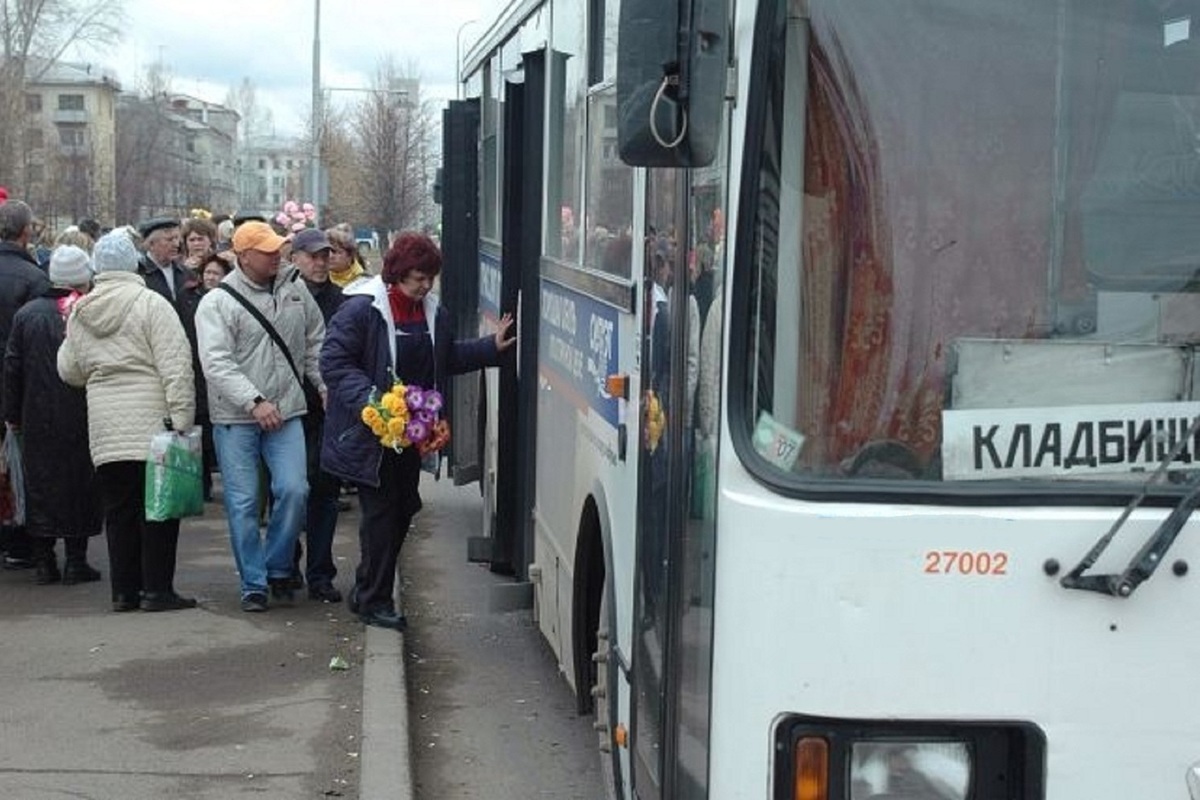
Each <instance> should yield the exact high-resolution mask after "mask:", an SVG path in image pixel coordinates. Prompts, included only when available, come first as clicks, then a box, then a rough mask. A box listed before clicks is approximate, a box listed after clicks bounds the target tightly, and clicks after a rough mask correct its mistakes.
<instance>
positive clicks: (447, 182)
mask: <svg viewBox="0 0 1200 800" xmlns="http://www.w3.org/2000/svg"><path fill="white" fill-rule="evenodd" d="M478 139H479V101H478V100H475V99H472V100H452V101H451V102H450V104H449V107H448V108H447V109H446V110H445V111H444V112H442V153H443V156H442V157H443V160H444V168H443V185H442V237H441V238H442V260H443V267H442V276H441V293H442V298H443V300H444V302H445V305H446V307H447V308H448V309H449V310H450V313H451V314H452V315H453V320H454V336H455V338H469V337H473V336H477V335H478V330H479V318H478V314H479V222H478V202H479V149H478ZM480 386H481V383H480V376H479V375H478V374H468V375H458V376H455V377H453V378H451V379H450V381H449V383H448V388H449V392H448V395H449V396H448V398H447V401H448V402H447V405H448V407H449V409H450V412H449V413H450V427H451V430H452V431H454V435H453V436H452V437H451V439H450V448H449V453H448V456H449V469H450V475H451V477H452V478H453V479H454V485H455V486H462V485H465V484H468V483H472V482H474V481H477V480H479V478H480V476H481V474H482V465H483V456H482V448H483V434H482V428H481V425H482V422H483V419H484V415H483V414H482V413H481V410H482V406H481V403H482V396H481V393H480Z"/></svg>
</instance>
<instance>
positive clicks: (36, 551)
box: [33, 536, 88, 566]
mask: <svg viewBox="0 0 1200 800" xmlns="http://www.w3.org/2000/svg"><path fill="white" fill-rule="evenodd" d="M56 541H58V540H57V539H55V538H54V537H51V536H35V537H33V560H34V561H42V562H47V563H51V564H54V563H57V562H56V561H55V559H56V556H55V555H54V543H55V542H56ZM62 541H63V550H64V551H65V552H64V555H65V556H66V563H67V566H80V565H82V564H86V563H87V549H88V537H86V536H63V537H62Z"/></svg>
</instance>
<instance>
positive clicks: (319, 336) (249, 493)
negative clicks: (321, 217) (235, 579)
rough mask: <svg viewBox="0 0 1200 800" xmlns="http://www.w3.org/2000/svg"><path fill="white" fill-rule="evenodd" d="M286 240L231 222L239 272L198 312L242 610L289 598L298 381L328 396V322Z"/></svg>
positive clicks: (297, 515) (301, 464)
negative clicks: (284, 252)
mask: <svg viewBox="0 0 1200 800" xmlns="http://www.w3.org/2000/svg"><path fill="white" fill-rule="evenodd" d="M285 243H286V240H285V239H284V238H283V237H282V236H280V235H278V234H277V233H275V231H274V230H272V229H271V227H270V226H269V225H267V224H266V223H264V222H258V221H251V222H246V223H244V224H242V225H240V226H238V228H237V230H236V231H234V234H233V251H234V253H236V254H237V259H238V268H237V269H235V270H233V271H232V272H230V273H229V274H228V275H226V276H225V279H224V280H223V281H222V282H221V284H220V286H219V287H218V288H217V289H214V290H212V291H210V292H208V293H207V294H205V295H204V298H203V299H202V300H201V301H200V306H199V307H198V308H197V309H196V335H197V338H198V341H199V345H200V364H201V366H202V367H203V369H204V377H205V379H206V380H207V382H208V411H209V418H210V419H211V420H212V425H213V443H214V444H215V445H216V449H217V463H218V464H219V466H220V468H221V481H222V486H223V488H224V501H225V514H226V516H227V517H228V520H229V536H230V542H231V545H232V548H233V556H234V560H235V561H236V562H237V567H238V573H239V574H240V575H241V583H242V587H241V593H242V610H243V611H266V610H267V606H268V602H269V600H268V594H270V596H271V597H272V598H274V599H276V600H288V601H290V600H292V599H293V588H292V585H291V574H292V554H293V551H294V550H295V546H296V535H297V533H298V532H299V530H300V529H301V528H302V527H303V525H304V517H305V504H306V501H307V498H308V478H307V475H306V469H305V465H306V461H305V448H304V430H303V427H302V424H301V418H302V417H303V416H304V414H305V412H306V410H307V404H306V402H305V394H304V388H303V386H302V383H303V380H304V378H305V377H307V378H308V380H309V381H310V382H311V383H312V385H313V386H315V387H316V388H317V391H318V393H319V394H320V396H321V398H322V401H324V396H325V382H324V381H323V380H322V379H321V373H320V371H319V370H318V368H317V358H318V355H319V352H320V349H321V342H322V340H323V339H324V337H325V323H324V321H323V319H322V316H321V310H320V308H318V306H317V303H316V301H315V300H314V299H313V297H312V295H311V294H310V293H309V291H308V289H307V288H306V287H305V285H304V281H302V280H298V278H299V272H298V271H297V270H296V268H295V267H294V266H291V265H287V266H285V267H283V268H281V267H280V262H281V253H280V251H281V249H282V248H283V247H284V244H285ZM260 459H261V460H262V461H263V462H264V463H265V464H266V467H267V471H268V472H269V473H270V476H271V487H270V490H271V499H272V505H271V515H270V519H269V521H268V523H267V529H266V536H265V538H264V537H263V536H261V535H260V533H259V526H258V482H259V461H260Z"/></svg>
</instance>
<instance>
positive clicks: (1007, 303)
mask: <svg viewBox="0 0 1200 800" xmlns="http://www.w3.org/2000/svg"><path fill="white" fill-rule="evenodd" d="M1167 6H1171V8H1169V9H1166V10H1164V9H1165V8H1166V7H1167ZM809 8H810V16H809V18H808V20H807V21H806V24H807V25H808V31H809V37H808V45H807V51H806V54H805V55H804V56H803V57H805V58H806V59H807V67H806V69H804V70H796V69H795V68H794V66H793V67H792V68H790V69H789V68H788V67H787V66H786V64H785V62H786V60H787V58H792V59H794V58H795V57H796V56H797V53H796V52H795V51H794V49H793V50H792V51H790V52H787V54H786V58H781V59H779V70H781V72H780V73H779V74H776V75H775V76H774V77H773V79H772V80H773V81H774V82H773V83H771V84H770V86H771V89H770V91H772V92H779V93H780V95H779V97H778V98H776V99H775V100H773V101H772V103H773V105H772V110H771V111H770V112H769V114H770V115H771V116H772V118H773V119H772V120H771V124H769V125H768V126H767V127H768V128H769V129H770V130H768V131H766V132H765V133H764V135H765V136H766V137H767V143H766V146H765V150H766V152H764V153H763V156H762V164H763V167H762V168H763V170H764V171H767V172H770V171H772V170H780V169H782V170H783V171H784V173H785V174H784V175H783V176H782V180H783V182H785V183H786V180H787V175H786V173H787V171H788V169H789V167H788V165H786V164H780V163H779V162H780V159H781V156H780V152H781V151H782V150H784V149H785V148H786V141H787V138H788V137H789V136H793V135H796V133H797V132H798V131H799V128H798V127H797V123H796V122H795V121H793V120H791V119H785V116H786V114H785V113H784V111H783V110H782V109H783V101H782V99H781V97H782V93H783V91H784V90H785V87H786V83H787V80H788V79H789V78H791V77H792V76H794V75H796V74H803V75H805V76H806V80H807V88H806V102H805V104H804V110H803V114H804V119H803V125H804V129H803V131H802V135H803V138H804V142H805V148H804V155H803V162H802V170H803V172H802V175H803V179H802V180H803V184H802V185H803V191H802V197H801V199H800V200H799V203H800V205H799V207H798V208H796V209H794V210H791V209H788V208H780V210H779V213H780V214H781V215H784V218H783V220H779V221H772V220H771V219H769V218H767V217H769V215H770V208H769V206H770V204H769V203H768V202H764V208H763V209H760V211H759V214H760V220H759V223H758V231H759V236H760V237H761V239H760V245H761V248H760V253H765V254H767V255H766V256H765V257H764V261H765V260H768V259H770V258H776V259H779V258H782V259H786V258H787V254H786V253H783V254H780V253H779V252H777V251H778V247H777V246H776V247H774V248H773V247H772V242H776V243H777V232H778V231H779V230H780V229H786V228H787V227H788V225H789V224H790V223H789V222H787V221H786V219H787V215H789V214H790V213H795V214H796V215H797V216H798V217H799V218H800V220H801V223H802V225H801V238H800V243H799V249H800V255H799V259H798V261H799V267H800V283H799V286H798V290H797V291H798V294H799V297H798V298H788V297H778V298H772V292H774V291H780V292H783V291H785V289H784V288H783V287H784V285H785V281H784V279H783V278H782V277H778V280H776V277H773V276H770V275H762V276H760V283H759V286H758V289H757V291H758V293H759V296H760V297H761V298H763V299H765V300H768V301H769V303H770V301H777V303H774V305H775V307H774V308H771V309H768V310H766V311H764V312H762V318H761V319H760V320H759V332H760V335H762V334H763V333H764V332H765V333H766V336H767V338H768V339H769V338H773V337H776V336H777V334H776V331H779V330H781V329H782V328H781V327H780V326H779V324H778V321H777V320H775V319H774V318H773V315H775V314H779V313H781V312H780V309H783V308H788V309H796V312H794V313H796V314H797V316H798V318H799V330H798V332H797V336H798V343H797V345H794V346H793V347H792V350H791V352H797V358H798V362H799V363H798V366H799V370H798V372H799V376H800V377H799V379H798V380H797V381H796V388H795V391H794V393H792V396H791V397H790V398H788V397H784V396H776V395H777V394H781V393H780V392H778V391H773V388H772V387H773V386H777V385H778V384H777V383H776V376H778V374H779V373H780V372H783V371H786V370H790V369H793V368H792V367H791V366H790V365H787V364H779V363H776V361H775V359H776V357H777V354H779V353H785V352H789V349H788V347H785V346H783V345H782V344H781V343H780V342H778V341H776V342H775V344H774V346H764V347H762V348H761V349H759V351H758V354H757V355H758V370H757V373H756V374H755V375H752V376H750V377H751V378H752V379H753V380H754V386H753V389H752V393H753V396H754V398H755V403H754V404H753V407H754V408H755V409H756V412H755V413H756V414H757V413H759V412H761V411H763V410H765V411H768V412H770V413H771V414H773V415H774V416H775V417H777V418H779V419H782V420H783V421H784V424H786V425H788V426H790V427H794V428H795V429H796V430H797V431H798V432H799V437H798V438H802V439H803V448H802V450H801V453H800V457H799V460H798V462H797V463H796V465H795V467H794V469H796V470H797V471H800V472H804V473H811V474H817V475H832V476H837V475H847V474H852V475H869V476H872V477H896V478H905V479H909V478H927V479H933V480H937V479H939V478H940V464H939V455H940V454H939V449H940V447H941V445H942V413H943V411H944V410H945V409H946V407H947V398H948V396H949V394H950V388H949V385H948V380H949V371H950V370H951V369H952V366H953V365H952V364H951V349H952V347H953V345H954V343H955V342H957V341H960V340H963V339H967V338H973V337H974V338H982V339H990V340H1040V339H1050V338H1056V337H1074V338H1086V337H1089V336H1094V335H1095V330H1094V326H1095V315H1096V311H1095V303H1096V298H1095V295H1096V292H1097V288H1098V287H1103V286H1104V285H1105V282H1106V281H1112V280H1125V281H1126V282H1128V281H1133V282H1134V284H1135V288H1137V287H1139V286H1140V284H1138V281H1142V280H1144V278H1145V276H1146V275H1147V274H1149V273H1150V272H1152V269H1151V267H1150V266H1148V265H1147V264H1146V263H1144V261H1145V260H1144V258H1143V259H1142V260H1137V259H1136V258H1135V256H1134V253H1145V252H1147V250H1148V248H1149V246H1150V244H1151V243H1157V244H1156V245H1155V249H1157V250H1164V251H1165V250H1167V249H1170V248H1174V249H1175V250H1186V249H1187V247H1189V246H1190V243H1191V236H1192V234H1190V233H1189V234H1183V233H1179V232H1172V233H1170V234H1169V235H1168V234H1166V233H1160V232H1159V230H1158V229H1157V228H1154V229H1150V228H1148V227H1147V226H1148V225H1149V222H1147V221H1146V218H1147V217H1148V212H1147V209H1148V208H1150V207H1151V206H1152V205H1153V203H1154V202H1156V201H1155V199H1154V198H1151V199H1150V200H1148V201H1145V202H1142V201H1137V202H1142V204H1141V205H1137V204H1136V203H1135V201H1134V200H1130V199H1128V196H1129V194H1130V193H1129V192H1128V185H1129V184H1130V183H1131V182H1132V181H1133V179H1132V178H1128V177H1124V176H1123V175H1118V176H1117V177H1116V178H1115V179H1114V178H1113V177H1112V176H1113V174H1115V173H1114V170H1115V168H1112V167H1111V166H1110V165H1111V164H1112V163H1113V162H1114V161H1119V160H1120V158H1124V159H1125V160H1126V161H1128V160H1131V159H1132V160H1136V159H1137V158H1138V154H1136V153H1135V154H1133V155H1130V154H1129V153H1127V152H1126V151H1125V150H1121V149H1120V148H1118V147H1117V146H1116V145H1114V141H1117V138H1118V136H1119V135H1121V134H1120V131H1119V129H1118V125H1117V123H1116V122H1115V121H1114V120H1115V115H1116V114H1118V112H1119V111H1120V110H1121V108H1122V105H1123V103H1124V102H1125V100H1124V98H1125V96H1126V95H1125V93H1126V90H1127V89H1128V88H1129V87H1128V86H1127V83H1128V82H1129V81H1130V80H1131V76H1134V75H1142V76H1143V77H1142V78H1141V79H1142V80H1146V79H1149V80H1151V81H1153V80H1154V79H1155V76H1154V75H1151V76H1150V77H1149V78H1146V77H1145V69H1144V68H1143V66H1142V65H1143V63H1149V62H1147V60H1146V56H1145V53H1146V52H1150V53H1151V54H1152V55H1153V56H1157V55H1159V54H1160V53H1161V51H1163V50H1164V48H1165V46H1166V45H1165V40H1164V38H1163V37H1164V30H1167V31H1169V30H1170V22H1171V20H1173V19H1176V18H1177V15H1178V14H1181V13H1183V12H1182V11H1181V10H1180V4H1178V3H1172V2H1171V0H1162V2H1155V0H1103V1H1099V0H1097V1H1092V0H1089V1H1088V2H1084V0H1064V2H1063V3H1045V2H1041V0H1015V1H1014V2H1008V3H999V4H997V3H993V2H987V0H966V1H965V2H964V1H963V0H954V1H953V2H951V1H950V0H943V1H940V2H939V1H936V0H935V1H933V2H920V3H916V2H900V3H873V2H865V1H863V0H858V1H855V0H851V1H850V2H846V1H845V0H837V1H836V2H834V1H833V0H813V2H811V3H810V4H809ZM1196 19H1197V22H1196V26H1195V33H1196V35H1197V36H1200V16H1197V18H1196ZM781 35H785V34H781ZM1150 61H1153V58H1151V59H1150ZM1159 91H1161V87H1160V88H1159ZM1193 91H1194V90H1193ZM1172 102H1174V101H1172ZM1196 119H1197V120H1200V113H1197V115H1196ZM789 131H790V133H789ZM1197 133H1198V134H1200V126H1198V127H1197ZM1126 136H1127V134H1126ZM776 137H778V138H777V139H776ZM1143 138H1144V137H1143ZM1197 140H1198V141H1200V136H1198V137H1197ZM1114 150H1115V151H1116V154H1115V155H1114ZM1197 169H1198V171H1200V167H1198V168H1197ZM766 180H767V179H765V178H764V181H766ZM771 180H774V181H775V182H779V180H780V178H779V177H778V176H776V177H774V178H771ZM1105 180H1107V181H1108V185H1111V184H1112V183H1113V181H1114V180H1115V181H1116V182H1117V183H1118V184H1119V185H1120V187H1121V188H1120V191H1121V192H1125V194H1119V193H1118V194H1119V197H1120V198H1121V200H1120V202H1121V204H1120V205H1118V203H1117V201H1116V200H1111V199H1110V200H1109V201H1108V203H1107V205H1105V204H1104V203H1102V202H1100V200H1099V199H1098V198H1100V197H1101V194H1100V192H1099V190H1098V188H1097V187H1098V186H1101V185H1102V184H1103V182H1104V181H1105ZM1114 191H1116V190H1114ZM1159 207H1160V209H1161V202H1160V203H1159ZM1171 208H1174V209H1175V211H1176V212H1180V213H1185V214H1186V213H1193V212H1194V211H1196V210H1197V209H1198V208H1200V206H1195V205H1192V204H1191V203H1190V201H1189V203H1188V204H1186V205H1175V206H1172V207H1171ZM1193 217H1194V213H1193ZM1172 219H1175V217H1172ZM1190 227H1191V228H1193V229H1196V230H1197V231H1200V228H1196V226H1194V225H1191V226H1190ZM1196 236H1197V238H1198V239H1200V233H1197V234H1196ZM1164 237H1165V238H1166V239H1169V241H1163V240H1164ZM1196 245H1197V246H1196V248H1194V252H1196V253H1200V241H1197V242H1196ZM1188 258H1189V259H1190V261H1189V262H1187V263H1184V264H1182V265H1181V264H1180V263H1179V261H1178V259H1176V260H1175V261H1172V262H1171V264H1170V265H1169V266H1168V267H1167V268H1166V272H1165V273H1163V274H1165V276H1166V279H1167V280H1168V282H1171V281H1174V282H1175V283H1176V284H1180V283H1183V282H1185V281H1186V279H1187V278H1188V276H1189V274H1190V270H1191V269H1194V268H1195V267H1196V266H1198V265H1200V256H1198V255H1189V257H1188ZM776 266H777V268H778V269H784V268H783V267H778V265H776ZM1087 400H1088V398H1086V397H1080V399H1079V402H1080V403H1083V402H1086V401H1087ZM755 422H756V420H751V424H752V425H753V424H755Z"/></svg>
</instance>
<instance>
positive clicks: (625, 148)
mask: <svg viewBox="0 0 1200 800" xmlns="http://www.w3.org/2000/svg"><path fill="white" fill-rule="evenodd" d="M728 65H729V0H674V2H663V0H623V1H622V3H621V16H620V19H619V22H618V29H617V135H618V147H619V152H620V154H621V160H622V161H624V162H625V163H626V164H629V165H630V166H634V167H702V166H705V165H706V164H709V163H711V162H712V160H713V157H714V156H715V155H716V151H717V145H718V140H719V139H720V133H721V112H722V109H723V106H724V103H725V80H726V71H727V68H728Z"/></svg>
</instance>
